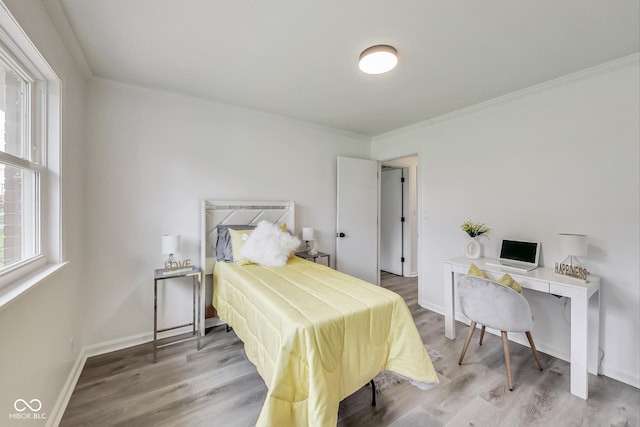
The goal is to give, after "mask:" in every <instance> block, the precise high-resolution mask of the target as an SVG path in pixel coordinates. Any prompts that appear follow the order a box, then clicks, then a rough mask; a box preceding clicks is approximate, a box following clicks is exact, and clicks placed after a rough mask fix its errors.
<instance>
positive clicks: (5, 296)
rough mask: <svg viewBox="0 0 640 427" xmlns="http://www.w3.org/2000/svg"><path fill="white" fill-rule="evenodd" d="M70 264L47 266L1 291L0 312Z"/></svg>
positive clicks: (62, 263) (66, 262) (61, 263)
mask: <svg viewBox="0 0 640 427" xmlns="http://www.w3.org/2000/svg"><path fill="white" fill-rule="evenodd" d="M68 263H69V262H68V261H64V262H60V263H57V264H46V265H45V266H43V267H42V268H40V269H38V270H36V271H34V272H32V273H30V274H27V275H26V276H24V277H21V278H20V279H19V280H16V281H15V282H13V283H9V284H8V285H6V286H4V287H2V288H1V289H0V310H1V309H3V308H4V307H6V306H7V305H9V304H10V303H11V302H12V301H14V300H15V299H17V298H18V297H20V296H21V295H22V294H24V293H26V292H27V291H29V290H30V289H31V288H33V287H34V286H36V285H37V284H39V283H40V282H42V281H43V280H45V279H47V278H48V277H49V276H51V275H53V274H54V273H55V272H56V271H58V270H60V269H61V268H62V267H64V266H65V265H67V264H68Z"/></svg>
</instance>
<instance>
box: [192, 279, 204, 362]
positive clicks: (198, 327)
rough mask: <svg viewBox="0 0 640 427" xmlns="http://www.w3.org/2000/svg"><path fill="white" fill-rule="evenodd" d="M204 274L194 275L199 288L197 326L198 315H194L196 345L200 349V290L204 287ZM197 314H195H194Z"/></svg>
mask: <svg viewBox="0 0 640 427" xmlns="http://www.w3.org/2000/svg"><path fill="white" fill-rule="evenodd" d="M201 278H202V275H200V274H198V275H197V276H193V280H195V281H196V289H197V294H198V304H197V307H198V308H197V310H198V313H197V319H198V325H197V327H196V326H195V322H196V320H195V319H196V317H194V328H195V330H196V334H197V335H196V342H197V343H196V346H197V349H198V351H199V350H200V304H201V300H200V297H201V296H200V292H201V288H202V279H201ZM194 316H195V315H194Z"/></svg>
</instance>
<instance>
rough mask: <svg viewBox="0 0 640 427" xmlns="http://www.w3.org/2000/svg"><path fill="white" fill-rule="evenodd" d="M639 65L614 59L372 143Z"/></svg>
mask: <svg viewBox="0 0 640 427" xmlns="http://www.w3.org/2000/svg"><path fill="white" fill-rule="evenodd" d="M639 63H640V53H634V54H631V55H628V56H623V57H622V58H618V59H614V60H613V61H609V62H605V63H603V64H599V65H596V66H593V67H590V68H587V69H584V70H580V71H576V72H575V73H571V74H567V75H565V76H562V77H558V78H555V79H552V80H548V81H546V82H543V83H540V84H537V85H534V86H529V87H527V88H524V89H520V90H516V91H514V92H511V93H508V94H506V95H502V96H499V97H497V98H492V99H489V100H487V101H483V102H480V103H478V104H474V105H470V106H469V107H464V108H461V109H459V110H455V111H452V112H450V113H446V114H442V115H440V116H437V117H433V118H430V119H426V120H423V121H420V122H418V123H414V124H412V125H409V126H405V127H402V128H399V129H394V130H392V131H389V132H385V133H382V134H379V135H375V136H374V137H372V138H371V141H372V143H376V142H378V141H384V140H386V139H388V138H392V137H394V136H397V135H402V134H405V133H407V132H411V131H414V130H417V129H422V128H426V127H429V126H432V125H434V124H436V123H441V122H444V121H447V120H451V119H455V118H456V117H460V116H466V115H468V114H472V113H474V112H476V111H481V110H484V109H487V108H491V107H493V106H496V105H500V104H504V103H506V102H510V101H513V100H515V99H518V98H522V97H523V96H527V95H529V94H533V93H536V92H540V91H543V90H547V89H549V88H553V87H557V86H562V85H565V84H568V83H571V82H576V81H579V80H583V79H586V78H589V77H592V76H596V75H599V74H603V73H607V72H610V71H613V70H616V69H619V68H623V67H627V66H631V65H638V64H639Z"/></svg>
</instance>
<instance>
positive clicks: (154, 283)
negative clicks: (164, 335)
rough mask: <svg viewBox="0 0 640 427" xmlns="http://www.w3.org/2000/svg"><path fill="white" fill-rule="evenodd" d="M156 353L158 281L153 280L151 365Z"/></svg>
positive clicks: (154, 360) (154, 361) (155, 358)
mask: <svg viewBox="0 0 640 427" xmlns="http://www.w3.org/2000/svg"><path fill="white" fill-rule="evenodd" d="M157 352H158V281H157V280H155V279H154V280H153V363H156V360H157V355H156V353H157Z"/></svg>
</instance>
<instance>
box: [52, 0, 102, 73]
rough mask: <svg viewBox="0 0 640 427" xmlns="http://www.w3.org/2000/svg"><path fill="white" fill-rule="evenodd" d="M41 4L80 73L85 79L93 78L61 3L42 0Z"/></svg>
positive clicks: (53, 0)
mask: <svg viewBox="0 0 640 427" xmlns="http://www.w3.org/2000/svg"><path fill="white" fill-rule="evenodd" d="M42 3H43V4H44V6H45V8H46V9H47V11H48V12H49V16H50V17H51V20H52V21H53V24H54V25H55V26H56V28H57V29H58V33H59V34H60V37H62V41H63V42H64V44H65V46H67V49H69V53H70V54H71V56H72V57H73V59H74V60H75V62H76V64H77V65H78V68H79V69H80V72H81V73H82V75H83V76H84V78H85V79H87V80H88V79H90V78H91V77H93V72H92V70H91V66H89V62H87V58H86V57H85V54H84V51H83V50H82V46H81V45H80V42H79V41H78V37H77V36H76V33H75V31H74V29H73V26H72V25H71V21H69V18H68V16H67V12H66V11H65V10H64V7H63V6H62V3H60V0H42Z"/></svg>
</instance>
